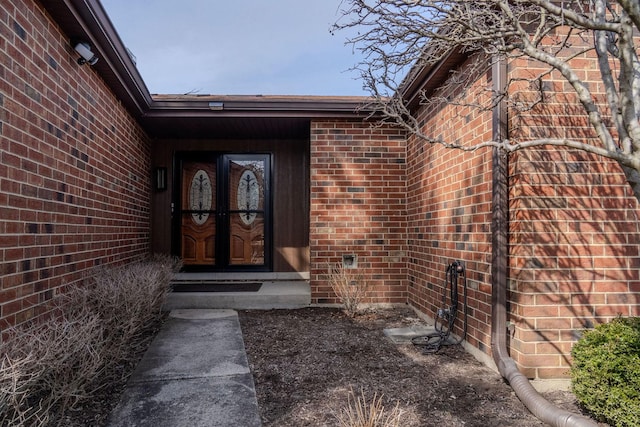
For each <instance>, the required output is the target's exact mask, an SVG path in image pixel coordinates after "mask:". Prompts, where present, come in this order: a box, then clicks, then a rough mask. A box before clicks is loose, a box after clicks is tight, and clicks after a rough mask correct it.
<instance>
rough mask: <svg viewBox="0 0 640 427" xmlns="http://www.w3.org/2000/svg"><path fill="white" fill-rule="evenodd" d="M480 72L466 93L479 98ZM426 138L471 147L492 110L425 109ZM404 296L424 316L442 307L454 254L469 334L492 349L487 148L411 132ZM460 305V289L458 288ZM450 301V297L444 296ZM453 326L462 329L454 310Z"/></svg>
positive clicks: (485, 136)
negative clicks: (460, 269)
mask: <svg viewBox="0 0 640 427" xmlns="http://www.w3.org/2000/svg"><path fill="white" fill-rule="evenodd" d="M487 84H489V83H488V81H487V76H486V75H483V76H481V78H480V79H479V80H478V81H477V82H476V83H475V85H474V87H472V88H470V90H469V92H468V93H469V96H470V97H475V96H482V92H483V90H482V88H483V87H486V85H487ZM419 118H420V120H421V121H422V122H423V123H424V127H423V129H424V132H425V133H426V134H427V135H429V136H430V137H432V138H441V139H442V140H444V141H449V142H450V141H457V142H459V143H461V144H463V145H472V144H476V143H479V142H482V141H488V140H490V139H491V113H490V112H484V113H479V112H474V111H472V110H470V109H468V108H465V107H463V106H452V105H442V106H439V107H433V109H426V108H425V109H423V111H421V112H420V116H419ZM407 159H408V161H407V187H408V193H407V199H408V204H407V206H408V207H407V211H408V227H407V228H408V239H409V253H408V255H409V263H408V274H409V302H410V304H412V305H413V306H415V307H417V308H418V309H419V310H420V311H422V312H424V313H426V314H427V315H429V316H430V317H435V315H436V310H437V309H438V308H440V307H442V305H443V303H442V296H443V292H444V285H445V283H446V282H445V280H446V268H447V266H448V265H449V264H450V263H451V262H453V261H455V260H460V261H462V262H463V264H464V266H465V268H466V276H467V285H468V288H467V289H468V309H467V313H468V316H469V317H468V332H467V340H468V342H469V343H470V344H472V345H473V346H475V347H478V348H479V349H481V350H482V351H485V352H488V351H489V349H490V347H491V340H490V333H491V326H490V325H491V318H490V314H491V305H490V303H491V284H490V283H491V277H490V262H491V151H490V149H481V150H478V151H475V152H464V151H461V150H452V149H448V148H445V147H443V146H441V145H430V144H429V143H427V142H425V141H422V140H420V139H417V138H415V137H412V138H410V139H409V142H408V148H407ZM459 294H460V301H459V303H460V304H461V307H462V308H461V311H460V313H462V311H463V310H464V307H463V306H462V296H463V289H462V287H460V289H459ZM447 304H450V302H447ZM455 325H456V326H455V330H454V332H455V333H456V334H457V335H458V336H461V335H462V332H463V330H462V325H463V317H462V315H460V316H459V317H458V320H457V321H456V324H455Z"/></svg>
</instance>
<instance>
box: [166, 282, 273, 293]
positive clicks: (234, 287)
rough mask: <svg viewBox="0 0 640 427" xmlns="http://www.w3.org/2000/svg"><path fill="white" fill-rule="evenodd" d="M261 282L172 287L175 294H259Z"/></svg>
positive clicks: (176, 285)
mask: <svg viewBox="0 0 640 427" xmlns="http://www.w3.org/2000/svg"><path fill="white" fill-rule="evenodd" d="M260 287H262V283H261V282H237V283H184V284H183V283H180V284H174V285H173V286H172V290H173V292H258V291H259V290H260Z"/></svg>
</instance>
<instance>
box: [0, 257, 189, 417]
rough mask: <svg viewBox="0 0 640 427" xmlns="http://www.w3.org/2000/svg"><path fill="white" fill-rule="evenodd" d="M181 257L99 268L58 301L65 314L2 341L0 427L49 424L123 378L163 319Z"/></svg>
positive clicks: (30, 326) (57, 305)
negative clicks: (132, 361) (170, 285)
mask: <svg viewBox="0 0 640 427" xmlns="http://www.w3.org/2000/svg"><path fill="white" fill-rule="evenodd" d="M179 267H180V263H179V262H178V261H176V260H174V259H173V258H168V257H165V258H158V257H155V258H154V259H153V260H152V261H149V262H141V263H135V264H131V265H128V266H124V267H117V268H99V269H97V270H96V272H95V274H94V275H93V276H92V277H90V278H88V279H87V280H86V281H85V282H86V283H84V284H83V285H82V286H75V287H72V288H70V289H69V291H68V292H67V293H65V294H64V295H61V296H59V297H57V298H56V300H55V302H54V304H55V306H56V309H57V310H56V311H55V312H57V313H59V315H58V316H57V317H55V318H53V319H49V320H47V321H43V322H35V323H33V324H28V325H23V326H21V327H19V328H15V329H13V330H11V331H10V332H9V338H8V339H7V340H6V341H5V342H3V343H2V344H0V425H8V426H18V425H37V426H42V425H49V424H52V423H55V420H56V419H58V417H59V416H60V415H61V414H63V413H64V412H65V411H66V410H68V409H71V408H73V407H74V406H75V405H77V404H78V403H79V402H81V401H83V400H86V399H89V398H91V396H92V395H93V394H95V393H96V392H97V391H98V390H99V389H100V388H101V387H104V386H106V385H107V384H109V383H110V382H111V381H112V380H114V379H116V376H117V375H121V374H119V372H121V369H119V367H121V366H122V365H123V364H126V363H128V362H129V361H130V359H131V358H132V357H133V355H135V354H136V353H138V352H139V350H140V349H141V348H142V346H143V344H144V343H145V341H146V340H145V337H146V336H147V335H148V333H149V330H150V328H152V327H154V326H155V325H157V324H158V322H159V320H160V319H161V317H162V306H163V304H164V301H165V299H166V296H167V294H168V292H169V289H170V287H169V283H170V281H171V278H172V275H173V273H174V271H176V270H177V269H179Z"/></svg>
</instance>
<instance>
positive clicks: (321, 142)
mask: <svg viewBox="0 0 640 427" xmlns="http://www.w3.org/2000/svg"><path fill="white" fill-rule="evenodd" d="M405 155H406V152H405V136H404V134H403V133H402V132H401V131H400V130H398V129H393V128H390V127H371V125H370V124H368V123H362V122H352V121H337V122H336V121H331V122H325V121H315V122H313V123H312V124H311V216H310V218H311V230H310V248H311V293H312V303H337V302H338V301H337V300H336V297H335V295H334V294H333V292H332V291H331V288H330V287H329V285H328V283H327V281H326V278H325V274H326V272H327V264H328V263H331V264H335V263H338V262H341V261H342V256H343V255H344V254H356V255H357V256H358V269H359V272H360V273H362V274H363V276H364V280H366V281H368V282H369V283H370V285H371V286H372V290H373V292H372V293H371V296H370V298H368V300H367V301H366V302H368V303H405V302H406V301H407V292H406V289H407V287H406V277H407V276H406V266H407V256H406V253H407V238H406V220H405V218H406V183H405V169H406V163H405Z"/></svg>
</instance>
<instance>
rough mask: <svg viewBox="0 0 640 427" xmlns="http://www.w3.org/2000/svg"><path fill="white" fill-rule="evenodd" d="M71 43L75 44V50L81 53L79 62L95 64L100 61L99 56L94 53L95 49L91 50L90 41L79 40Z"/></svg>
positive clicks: (81, 63)
mask: <svg viewBox="0 0 640 427" xmlns="http://www.w3.org/2000/svg"><path fill="white" fill-rule="evenodd" d="M71 45H72V46H73V50H75V51H76V52H77V53H78V54H79V55H80V58H78V64H80V65H83V64H89V65H94V64H95V63H96V62H98V56H97V55H96V54H95V53H93V51H92V50H91V45H90V44H89V43H87V42H82V41H78V42H72V43H71Z"/></svg>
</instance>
